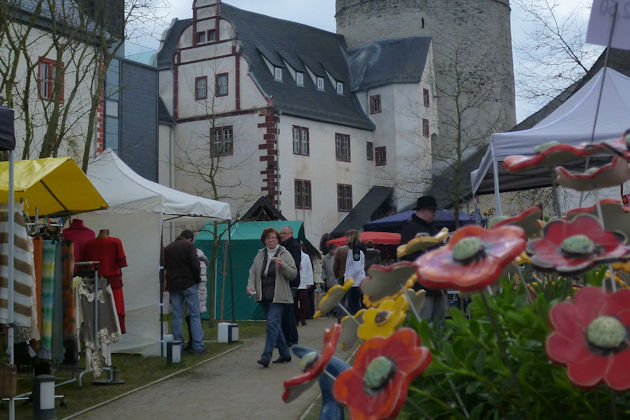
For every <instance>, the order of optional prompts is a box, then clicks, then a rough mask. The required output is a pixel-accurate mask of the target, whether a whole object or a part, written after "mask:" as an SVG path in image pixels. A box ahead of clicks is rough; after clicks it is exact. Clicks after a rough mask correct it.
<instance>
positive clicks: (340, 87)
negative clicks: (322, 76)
mask: <svg viewBox="0 0 630 420" xmlns="http://www.w3.org/2000/svg"><path fill="white" fill-rule="evenodd" d="M337 93H338V94H339V95H343V83H342V82H337Z"/></svg>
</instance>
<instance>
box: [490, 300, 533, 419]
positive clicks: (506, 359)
mask: <svg viewBox="0 0 630 420" xmlns="http://www.w3.org/2000/svg"><path fill="white" fill-rule="evenodd" d="M479 294H480V295H481V299H482V300H483V305H484V306H485V308H486V313H487V314H488V318H490V323H491V324H492V329H493V330H494V334H495V335H496V337H497V344H498V345H499V351H500V352H501V356H502V357H503V362H504V363H505V366H506V367H507V368H508V370H509V371H510V375H511V376H512V380H513V381H514V382H515V383H516V387H517V388H518V393H519V395H520V397H521V398H520V403H521V408H522V409H523V411H524V412H525V415H526V417H527V418H528V419H531V415H530V413H529V409H528V408H527V404H526V403H525V397H524V394H523V388H522V387H521V384H520V382H519V381H518V378H517V376H516V374H515V373H514V369H513V368H512V364H511V363H510V358H509V357H508V354H507V351H506V350H505V343H504V342H503V338H501V334H499V327H498V325H497V321H496V319H495V318H494V315H493V314H492V311H491V310H490V306H489V305H488V300H487V299H486V294H485V292H484V291H483V289H481V290H479Z"/></svg>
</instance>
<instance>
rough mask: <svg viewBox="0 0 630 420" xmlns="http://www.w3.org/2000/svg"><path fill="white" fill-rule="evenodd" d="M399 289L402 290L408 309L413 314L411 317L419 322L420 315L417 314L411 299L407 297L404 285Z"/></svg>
mask: <svg viewBox="0 0 630 420" xmlns="http://www.w3.org/2000/svg"><path fill="white" fill-rule="evenodd" d="M400 289H401V290H402V293H403V295H404V296H405V298H406V299H407V302H409V307H410V308H411V312H413V315H414V316H415V317H416V320H417V321H418V322H420V314H419V313H418V310H417V309H416V305H414V304H413V302H412V301H411V299H410V298H409V296H407V293H406V290H405V285H404V284H403V285H401V286H400Z"/></svg>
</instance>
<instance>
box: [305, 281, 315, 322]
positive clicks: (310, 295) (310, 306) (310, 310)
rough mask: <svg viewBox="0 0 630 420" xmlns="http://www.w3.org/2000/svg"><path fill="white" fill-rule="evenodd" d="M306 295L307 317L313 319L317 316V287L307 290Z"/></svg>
mask: <svg viewBox="0 0 630 420" xmlns="http://www.w3.org/2000/svg"><path fill="white" fill-rule="evenodd" d="M306 294H307V300H306V304H307V306H306V317H307V318H308V319H313V315H315V286H313V287H311V288H310V289H306Z"/></svg>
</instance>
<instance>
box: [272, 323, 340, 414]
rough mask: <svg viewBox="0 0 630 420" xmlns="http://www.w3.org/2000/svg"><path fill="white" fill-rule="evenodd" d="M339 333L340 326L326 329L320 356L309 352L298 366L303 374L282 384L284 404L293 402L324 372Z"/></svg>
mask: <svg viewBox="0 0 630 420" xmlns="http://www.w3.org/2000/svg"><path fill="white" fill-rule="evenodd" d="M340 333H341V325H340V324H333V326H332V327H330V328H326V330H325V331H324V347H323V348H322V352H321V354H319V353H317V352H311V353H307V354H305V355H304V356H303V357H302V359H301V361H300V364H301V365H303V366H302V368H303V370H304V373H303V374H302V375H300V376H296V377H295V378H291V379H289V380H286V381H284V382H283V385H284V393H283V394H282V401H284V402H285V403H288V402H291V401H293V400H294V399H295V398H297V397H298V396H299V395H300V394H301V393H302V392H303V391H304V390H306V389H307V388H308V387H310V386H311V385H312V384H313V382H315V381H316V380H317V378H319V375H321V374H322V372H324V369H325V368H326V365H328V362H330V359H331V358H332V357H333V354H335V349H336V348H337V341H338V340H339V334H340Z"/></svg>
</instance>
